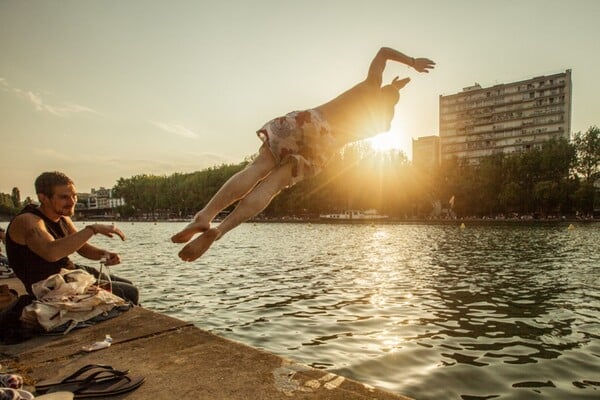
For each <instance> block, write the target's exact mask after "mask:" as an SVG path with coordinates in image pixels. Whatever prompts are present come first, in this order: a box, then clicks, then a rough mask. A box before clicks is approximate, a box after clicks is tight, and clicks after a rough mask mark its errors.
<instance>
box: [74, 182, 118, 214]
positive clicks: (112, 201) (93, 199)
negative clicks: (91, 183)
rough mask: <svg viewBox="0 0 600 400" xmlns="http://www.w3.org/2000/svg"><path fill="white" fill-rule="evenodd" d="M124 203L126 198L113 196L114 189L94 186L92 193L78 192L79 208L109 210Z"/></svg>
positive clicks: (77, 207) (77, 206)
mask: <svg viewBox="0 0 600 400" xmlns="http://www.w3.org/2000/svg"><path fill="white" fill-rule="evenodd" d="M123 205H125V200H124V199H123V198H121V197H113V193H112V189H106V188H103V187H101V188H100V189H97V190H96V189H93V188H92V193H77V205H76V209H77V210H82V211H83V210H109V209H113V208H117V207H119V206H123Z"/></svg>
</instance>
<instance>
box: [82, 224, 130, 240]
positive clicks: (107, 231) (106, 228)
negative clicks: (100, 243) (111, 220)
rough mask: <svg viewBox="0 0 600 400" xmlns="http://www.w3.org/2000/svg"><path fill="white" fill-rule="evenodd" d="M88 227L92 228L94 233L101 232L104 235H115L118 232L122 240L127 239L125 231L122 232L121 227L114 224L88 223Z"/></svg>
mask: <svg viewBox="0 0 600 400" xmlns="http://www.w3.org/2000/svg"><path fill="white" fill-rule="evenodd" d="M86 228H90V229H91V230H92V232H94V235H95V234H96V233H99V234H101V235H104V236H108V237H113V236H114V235H115V234H117V235H118V236H119V237H120V238H121V240H125V234H124V233H123V232H121V230H120V229H119V228H117V227H116V226H115V225H114V224H113V225H104V224H94V225H88V226H86Z"/></svg>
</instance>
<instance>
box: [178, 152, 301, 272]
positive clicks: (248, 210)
mask: <svg viewBox="0 0 600 400" xmlns="http://www.w3.org/2000/svg"><path fill="white" fill-rule="evenodd" d="M291 178H292V164H289V163H288V164H285V165H282V166H280V167H278V168H276V169H275V170H273V172H271V174H270V175H269V176H268V177H266V178H265V179H264V180H263V181H262V182H261V183H259V184H258V185H256V186H255V187H254V189H252V190H251V191H250V192H249V193H248V194H247V195H246V196H245V197H244V198H243V199H242V200H241V201H240V203H239V204H238V205H237V206H236V207H235V209H234V210H233V211H232V212H231V214H229V215H228V216H227V217H225V219H224V220H223V222H221V224H220V225H219V226H217V227H215V228H210V229H207V230H206V231H205V232H204V233H203V234H202V235H200V236H198V237H197V238H196V239H194V240H192V241H191V242H189V243H188V244H187V245H185V246H184V248H183V249H182V250H181V251H180V252H179V257H180V258H181V259H182V260H183V261H194V260H196V259H197V258H199V257H200V256H201V255H202V254H204V253H205V252H206V250H208V249H209V247H210V246H211V245H212V244H213V242H214V241H215V240H217V239H219V238H220V237H222V236H223V235H224V234H225V233H227V232H229V231H230V230H232V229H233V228H235V227H236V226H238V225H240V224H241V223H242V222H245V221H247V220H248V219H250V218H252V217H254V216H255V215H257V214H258V213H259V212H261V211H262V210H264V209H265V208H266V207H267V206H268V205H269V203H270V202H271V200H272V199H273V197H275V196H277V194H279V192H280V191H281V189H283V188H284V187H286V186H288V185H289V184H290V180H291Z"/></svg>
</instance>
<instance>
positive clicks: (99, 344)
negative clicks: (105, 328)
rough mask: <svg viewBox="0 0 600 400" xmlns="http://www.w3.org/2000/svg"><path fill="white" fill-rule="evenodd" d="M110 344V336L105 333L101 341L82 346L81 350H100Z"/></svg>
mask: <svg viewBox="0 0 600 400" xmlns="http://www.w3.org/2000/svg"><path fill="white" fill-rule="evenodd" d="M111 344H112V337H110V335H106V336H105V337H104V340H103V341H101V342H94V343H92V344H91V345H88V346H83V347H82V349H83V351H87V352H90V351H96V350H100V349H105V348H107V347H110V345H111Z"/></svg>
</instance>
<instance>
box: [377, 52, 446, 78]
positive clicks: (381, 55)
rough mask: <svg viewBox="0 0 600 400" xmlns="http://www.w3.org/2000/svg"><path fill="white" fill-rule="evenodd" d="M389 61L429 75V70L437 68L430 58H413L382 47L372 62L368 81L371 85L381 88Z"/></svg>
mask: <svg viewBox="0 0 600 400" xmlns="http://www.w3.org/2000/svg"><path fill="white" fill-rule="evenodd" d="M387 60H392V61H397V62H401V63H403V64H406V65H408V66H409V67H412V68H414V69H415V70H416V71H418V72H425V73H428V72H429V70H430V69H433V68H434V66H435V62H433V61H431V60H430V59H428V58H413V57H409V56H407V55H406V54H404V53H401V52H399V51H398V50H394V49H392V48H390V47H382V48H381V49H379V51H378V52H377V54H376V55H375V58H374V59H373V61H371V66H370V67H369V74H368V75H367V81H368V82H369V83H372V84H376V85H378V86H381V83H382V81H383V70H384V69H385V63H386V62H387Z"/></svg>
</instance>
